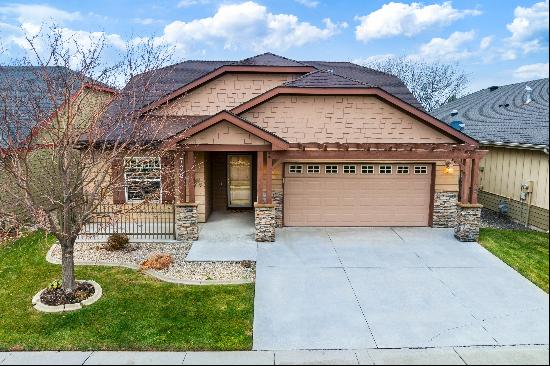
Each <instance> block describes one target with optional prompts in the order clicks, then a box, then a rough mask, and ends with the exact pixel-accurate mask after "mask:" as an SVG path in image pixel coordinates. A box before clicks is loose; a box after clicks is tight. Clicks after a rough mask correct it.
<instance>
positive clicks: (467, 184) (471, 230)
mask: <svg viewBox="0 0 550 366" xmlns="http://www.w3.org/2000/svg"><path fill="white" fill-rule="evenodd" d="M478 185H479V158H478V157H476V158H474V159H473V162H472V159H465V161H464V175H463V177H462V186H461V187H460V203H459V204H458V207H457V218H456V227H455V237H456V238H457V239H458V240H459V241H477V240H478V239H479V226H480V224H481V208H482V207H483V206H482V205H480V204H478V202H477V189H478Z"/></svg>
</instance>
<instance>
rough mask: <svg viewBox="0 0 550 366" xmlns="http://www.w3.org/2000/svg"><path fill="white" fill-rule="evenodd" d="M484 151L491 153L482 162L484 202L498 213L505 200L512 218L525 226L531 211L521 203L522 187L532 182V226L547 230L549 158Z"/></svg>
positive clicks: (527, 152) (534, 153)
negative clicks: (500, 203)
mask: <svg viewBox="0 0 550 366" xmlns="http://www.w3.org/2000/svg"><path fill="white" fill-rule="evenodd" d="M485 148H487V149H488V150H489V153H488V154H487V155H486V156H485V158H484V159H483V160H482V161H481V169H482V172H481V174H480V185H481V187H480V188H481V194H480V200H481V202H482V203H483V204H484V205H486V206H487V207H488V208H490V209H492V210H495V211H498V204H499V202H500V201H502V200H503V199H506V200H507V201H508V202H509V206H510V216H511V217H512V218H513V219H515V220H518V221H521V222H525V221H526V220H527V211H528V207H527V205H526V204H524V203H521V202H520V192H521V184H522V183H524V182H527V181H533V182H534V185H533V194H532V197H531V205H532V206H531V207H530V208H529V224H530V225H533V226H536V227H539V228H541V229H545V230H548V184H549V182H548V155H547V154H545V153H544V152H543V151H539V150H527V149H517V148H506V147H485Z"/></svg>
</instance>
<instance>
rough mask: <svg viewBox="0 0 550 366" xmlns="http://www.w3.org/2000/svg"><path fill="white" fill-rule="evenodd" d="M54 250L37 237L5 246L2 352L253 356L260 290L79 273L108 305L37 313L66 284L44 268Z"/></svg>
mask: <svg viewBox="0 0 550 366" xmlns="http://www.w3.org/2000/svg"><path fill="white" fill-rule="evenodd" d="M53 243H54V239H53V238H46V237H45V236H44V235H42V234H40V233H34V234H30V235H27V236H25V237H22V238H20V239H18V240H16V241H11V242H8V243H7V244H5V245H3V246H0V284H1V286H0V314H1V315H0V351H31V350H81V351H87V350H142V351H147V350H157V351H192V350H194V351H206V350H209V351H210V350H211V351H236V350H250V349H251V347H252V321H253V313H254V285H253V284H245V285H221V286H187V285H181V284H173V283H166V282H162V281H159V280H158V279H156V278H152V277H150V276H148V275H144V274H142V273H140V272H137V271H135V270H133V269H127V268H120V267H107V266H77V267H76V278H77V279H83V280H88V279H93V280H94V281H96V282H97V283H98V284H100V285H101V288H102V292H103V295H102V297H101V298H100V299H99V300H98V301H97V302H95V303H94V304H92V305H90V306H84V307H83V308H82V309H80V310H78V311H65V312H59V313H44V312H40V311H37V310H36V309H35V308H33V305H32V303H31V299H32V298H33V296H34V295H35V294H37V292H38V291H40V290H41V289H43V288H45V287H46V286H47V285H48V284H49V283H50V282H51V281H52V280H55V279H59V278H60V277H61V266H60V265H57V264H51V263H48V262H47V261H46V260H45V255H46V253H47V251H48V249H50V248H51V246H52V245H53ZM134 255H136V254H135V253H134ZM85 301H86V300H85Z"/></svg>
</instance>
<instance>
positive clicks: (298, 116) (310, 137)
mask: <svg viewBox="0 0 550 366" xmlns="http://www.w3.org/2000/svg"><path fill="white" fill-rule="evenodd" d="M243 117H244V118H245V119H247V120H249V121H251V122H254V123H257V124H258V125H260V126H261V127H264V128H267V129H268V130H270V131H272V132H274V133H276V134H277V135H279V136H280V137H282V138H284V139H286V140H287V141H289V142H291V143H292V142H341V143H369V142H371V143H448V142H453V140H451V139H450V138H449V137H447V136H445V135H443V134H441V133H439V132H437V131H435V130H434V129H433V128H431V127H428V126H426V125H425V124H423V123H422V122H420V121H418V120H416V119H415V118H413V117H411V116H409V115H408V114H406V113H404V112H402V111H400V110H398V109H396V108H395V107H393V106H391V105H389V104H387V103H385V102H383V101H381V100H380V99H378V98H376V97H373V96H310V95H301V96H290V95H281V96H278V97H275V98H273V99H272V100H270V101H267V102H265V103H263V104H260V105H258V106H257V107H255V108H253V109H251V110H249V111H247V112H245V113H243Z"/></svg>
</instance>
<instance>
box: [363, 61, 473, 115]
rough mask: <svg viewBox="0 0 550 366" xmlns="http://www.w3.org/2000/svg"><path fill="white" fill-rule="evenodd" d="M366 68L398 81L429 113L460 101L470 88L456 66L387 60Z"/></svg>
mask: <svg viewBox="0 0 550 366" xmlns="http://www.w3.org/2000/svg"><path fill="white" fill-rule="evenodd" d="M364 66H367V67H370V68H373V69H375V70H379V71H383V72H387V73H389V74H392V75H395V76H397V77H399V78H400V79H401V80H402V81H403V82H404V83H405V85H406V86H407V88H409V90H410V91H411V92H412V93H413V95H414V96H415V97H416V99H418V101H419V102H420V104H422V106H423V107H424V108H425V109H426V111H428V112H429V111H433V110H434V109H437V108H438V107H440V106H441V105H443V104H445V103H446V102H448V101H450V100H452V99H453V98H458V97H460V96H461V95H462V93H464V91H465V89H466V87H467V86H468V77H467V75H466V74H465V73H464V71H463V70H461V69H460V67H459V66H458V65H457V64H446V63H442V62H439V61H433V62H429V61H422V60H416V59H411V58H407V57H388V58H385V59H382V60H377V61H373V62H370V63H367V64H365V65H364Z"/></svg>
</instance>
